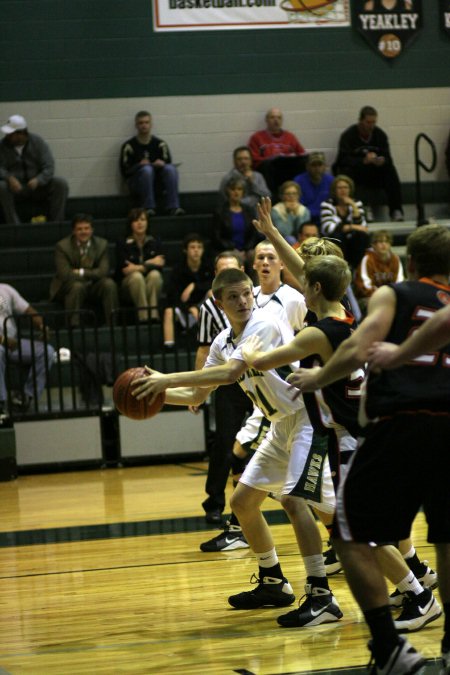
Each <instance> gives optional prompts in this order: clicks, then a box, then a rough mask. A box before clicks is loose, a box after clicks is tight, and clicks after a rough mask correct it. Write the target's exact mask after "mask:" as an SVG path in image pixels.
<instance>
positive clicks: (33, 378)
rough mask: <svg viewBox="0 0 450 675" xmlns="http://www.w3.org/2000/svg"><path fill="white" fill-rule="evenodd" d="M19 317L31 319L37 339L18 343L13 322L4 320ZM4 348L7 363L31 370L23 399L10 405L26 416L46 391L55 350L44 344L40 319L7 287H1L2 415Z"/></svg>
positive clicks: (1, 403)
mask: <svg viewBox="0 0 450 675" xmlns="http://www.w3.org/2000/svg"><path fill="white" fill-rule="evenodd" d="M22 314H29V315H30V316H31V321H32V323H33V325H34V327H35V328H36V329H37V331H39V334H38V335H36V338H37V339H33V341H32V340H29V339H25V338H20V340H19V339H18V332H17V325H16V322H15V320H14V319H9V320H8V321H6V323H5V319H6V318H7V317H11V316H14V315H16V316H20V315H22ZM5 329H6V330H5ZM32 335H33V334H32ZM6 347H8V360H9V361H10V362H12V363H19V364H20V365H28V366H30V369H29V371H28V375H27V379H26V382H25V386H24V391H23V395H22V396H21V397H19V398H13V399H12V403H13V405H14V406H15V407H18V408H19V409H20V410H21V411H23V412H25V411H26V410H28V408H29V407H30V405H31V403H32V401H33V398H34V397H35V396H36V399H35V400H36V401H37V400H39V397H40V395H41V393H42V391H43V389H44V387H45V382H46V375H47V373H48V372H49V370H50V368H51V366H52V363H53V355H54V351H55V350H54V349H53V347H52V346H51V345H50V344H48V343H47V330H46V326H45V325H44V320H43V318H42V316H41V315H40V314H38V313H37V312H36V310H35V309H34V308H33V307H32V306H31V305H30V304H29V303H28V302H27V301H26V300H25V299H24V298H23V297H22V296H21V295H20V294H19V293H18V292H17V291H16V289H15V288H13V287H12V286H9V285H8V284H0V414H3V413H4V412H5V410H6V397H7V392H6V383H5V368H6Z"/></svg>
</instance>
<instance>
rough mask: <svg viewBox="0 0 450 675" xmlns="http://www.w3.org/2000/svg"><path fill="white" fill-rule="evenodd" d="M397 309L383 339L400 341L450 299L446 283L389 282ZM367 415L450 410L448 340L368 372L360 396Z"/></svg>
mask: <svg viewBox="0 0 450 675" xmlns="http://www.w3.org/2000/svg"><path fill="white" fill-rule="evenodd" d="M391 288H392V289H393V290H394V292H395V294H396V296H397V309H396V313H395V318H394V322H393V324H392V327H391V330H390V331H389V334H388V335H387V336H386V338H385V339H386V341H387V342H393V343H394V344H400V343H401V342H403V341H404V340H406V338H407V337H408V336H409V335H410V334H411V333H413V332H414V331H415V330H417V329H418V328H419V327H420V326H421V325H422V324H423V322H424V321H426V320H427V319H428V318H430V316H432V315H433V313H434V312H436V311H437V310H438V309H441V308H442V307H443V306H444V305H448V304H449V303H450V286H442V285H440V284H437V283H436V282H434V281H432V280H431V279H426V278H424V279H420V280H419V281H404V282H402V283H399V284H394V285H392V286H391ZM364 399H365V400H364V401H363V404H364V412H365V413H366V416H367V417H368V419H372V420H373V419H376V418H378V417H390V416H392V415H393V414H395V413H396V412H410V411H413V412H414V411H418V410H420V411H428V412H447V413H449V414H450V344H448V345H446V346H445V347H443V348H442V349H441V350H439V351H436V352H432V353H429V354H422V355H421V356H418V357H417V358H415V359H413V360H412V361H410V362H409V363H407V364H406V365H404V366H402V367H401V368H396V369H395V370H384V371H381V373H378V374H377V373H370V375H369V380H368V383H367V392H366V395H365V397H364Z"/></svg>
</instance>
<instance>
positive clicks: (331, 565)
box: [323, 542, 342, 577]
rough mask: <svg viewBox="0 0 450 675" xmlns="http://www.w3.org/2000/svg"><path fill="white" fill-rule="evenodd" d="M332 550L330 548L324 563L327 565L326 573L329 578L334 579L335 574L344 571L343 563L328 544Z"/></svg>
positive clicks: (324, 556) (325, 555) (326, 552)
mask: <svg viewBox="0 0 450 675" xmlns="http://www.w3.org/2000/svg"><path fill="white" fill-rule="evenodd" d="M328 545H329V546H330V548H328V549H327V550H326V551H325V552H324V554H323V562H324V564H325V572H326V573H327V577H332V576H333V574H338V573H339V572H340V571H341V570H342V565H341V561H340V560H339V558H338V557H337V555H336V551H335V550H334V548H333V547H332V546H331V545H330V542H328Z"/></svg>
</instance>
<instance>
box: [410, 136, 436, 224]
mask: <svg viewBox="0 0 450 675" xmlns="http://www.w3.org/2000/svg"><path fill="white" fill-rule="evenodd" d="M422 139H424V140H425V141H427V143H428V145H429V146H430V148H431V152H432V161H431V166H427V165H426V164H424V163H423V161H422V160H421V159H420V157H419V146H420V141H421V140H422ZM436 163H437V152H436V146H435V144H434V143H433V141H432V140H431V138H430V137H429V136H427V135H426V134H423V133H420V134H418V135H417V136H416V140H415V141H414V164H415V170H416V207H417V227H420V225H426V224H427V223H428V220H427V219H426V218H425V208H424V205H423V202H422V186H421V183H420V171H419V169H421V168H422V169H423V170H424V171H426V172H427V173H431V172H432V171H434V170H435V168H436Z"/></svg>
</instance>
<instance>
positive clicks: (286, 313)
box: [253, 284, 308, 333]
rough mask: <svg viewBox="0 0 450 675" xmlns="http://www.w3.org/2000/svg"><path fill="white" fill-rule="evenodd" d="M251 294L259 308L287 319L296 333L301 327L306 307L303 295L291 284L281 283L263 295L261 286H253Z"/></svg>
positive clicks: (282, 319)
mask: <svg viewBox="0 0 450 675" xmlns="http://www.w3.org/2000/svg"><path fill="white" fill-rule="evenodd" d="M253 295H254V296H255V305H256V307H258V308H259V309H265V310H266V311H269V312H270V313H271V314H272V315H273V316H276V317H278V318H279V319H281V321H287V322H288V323H289V324H290V325H291V326H292V330H294V331H295V332H296V333H298V331H299V330H301V329H302V328H303V326H304V321H305V316H306V312H307V311H308V309H307V307H306V302H305V298H304V296H303V295H302V294H301V293H299V292H298V291H296V290H295V288H292V286H289V285H287V284H281V286H280V287H279V288H278V289H277V290H276V291H275V292H274V293H271V294H270V295H264V294H263V293H262V291H261V286H255V288H254V289H253Z"/></svg>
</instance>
